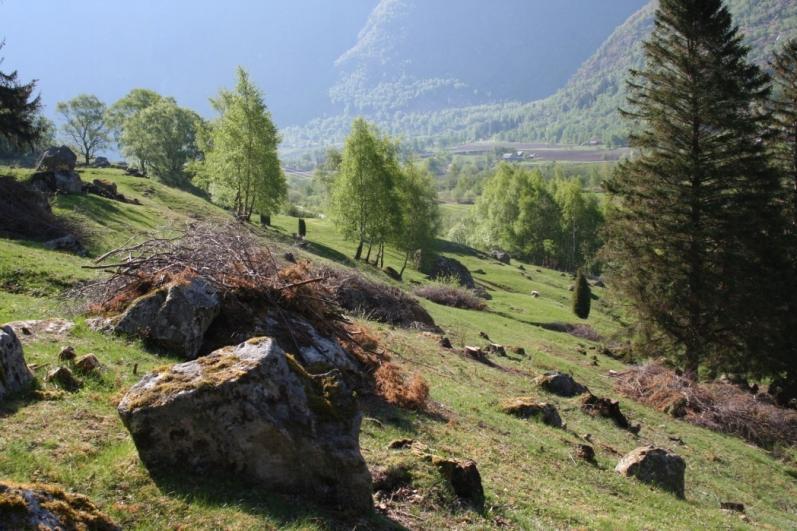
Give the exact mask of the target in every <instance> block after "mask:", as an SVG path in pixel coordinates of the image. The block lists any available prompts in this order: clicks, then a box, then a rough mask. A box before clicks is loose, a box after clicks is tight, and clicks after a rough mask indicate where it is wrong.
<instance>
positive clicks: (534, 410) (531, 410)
mask: <svg viewBox="0 0 797 531" xmlns="http://www.w3.org/2000/svg"><path fill="white" fill-rule="evenodd" d="M501 411H503V412H504V413H507V414H509V415H514V416H516V417H520V418H531V417H534V418H537V419H539V420H541V421H542V422H543V424H547V425H548V426H552V427H554V428H561V427H562V418H561V417H560V416H559V412H558V411H557V410H556V407H555V406H553V405H552V404H547V403H545V402H537V401H536V400H534V399H533V398H529V397H519V398H513V399H511V400H507V401H505V402H504V403H502V404H501Z"/></svg>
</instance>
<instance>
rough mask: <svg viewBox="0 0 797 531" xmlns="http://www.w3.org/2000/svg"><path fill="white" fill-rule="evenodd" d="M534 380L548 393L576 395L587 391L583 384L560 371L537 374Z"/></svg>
mask: <svg viewBox="0 0 797 531" xmlns="http://www.w3.org/2000/svg"><path fill="white" fill-rule="evenodd" d="M534 382H535V383H536V384H537V385H539V386H540V387H542V388H543V389H545V390H546V391H548V392H549V393H553V394H555V395H559V396H568V397H569V396H576V395H580V394H582V393H586V392H587V391H588V389H587V388H586V387H585V386H583V385H581V384H580V383H578V382H576V381H575V380H574V379H573V377H572V376H570V375H569V374H565V373H562V372H556V371H550V372H546V373H545V374H543V375H541V376H538V377H537V378H536V379H535V380H534Z"/></svg>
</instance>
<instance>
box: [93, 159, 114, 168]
mask: <svg viewBox="0 0 797 531" xmlns="http://www.w3.org/2000/svg"><path fill="white" fill-rule="evenodd" d="M110 165H111V163H110V161H109V160H108V159H107V158H106V157H96V158H95V159H94V164H93V166H94V167H95V168H107V167H109V166H110Z"/></svg>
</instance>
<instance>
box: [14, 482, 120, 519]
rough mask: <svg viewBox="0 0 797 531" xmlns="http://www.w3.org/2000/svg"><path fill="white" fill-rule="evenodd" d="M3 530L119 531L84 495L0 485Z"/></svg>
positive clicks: (41, 488) (59, 490) (34, 486)
mask: <svg viewBox="0 0 797 531" xmlns="http://www.w3.org/2000/svg"><path fill="white" fill-rule="evenodd" d="M0 529H37V530H41V531H45V530H53V531H55V530H69V529H82V530H85V531H118V530H119V529H121V528H120V527H118V526H117V525H116V524H114V523H113V521H111V519H110V518H108V517H107V516H106V515H104V514H103V513H101V512H100V511H99V510H98V509H97V507H96V506H95V505H94V504H93V503H91V501H89V499H88V498H86V497H85V496H81V495H80V494H70V493H66V492H64V491H63V490H61V489H59V488H57V487H53V486H51V485H41V484H39V485H18V484H15V483H8V482H5V481H2V482H0Z"/></svg>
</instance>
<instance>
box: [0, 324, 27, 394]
mask: <svg viewBox="0 0 797 531" xmlns="http://www.w3.org/2000/svg"><path fill="white" fill-rule="evenodd" d="M31 385H33V374H32V373H31V372H30V369H28V366H27V364H26V363H25V356H24V355H23V353H22V343H20V342H19V339H17V335H16V334H15V333H14V329H13V328H11V327H10V326H3V327H0V401H2V400H3V399H4V398H5V397H7V396H9V395H12V394H15V393H19V392H22V391H25V390H27V389H29V388H30V387H31Z"/></svg>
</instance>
